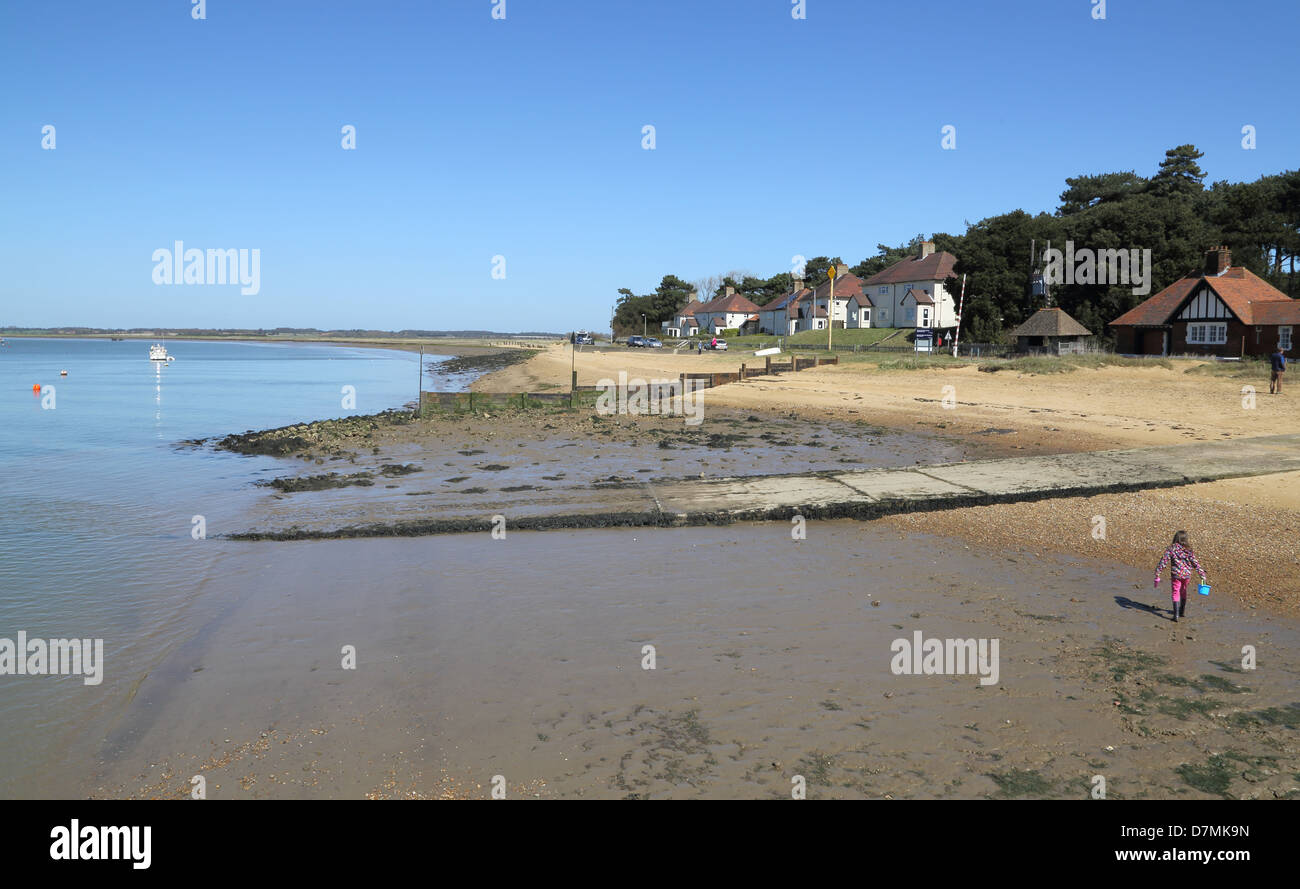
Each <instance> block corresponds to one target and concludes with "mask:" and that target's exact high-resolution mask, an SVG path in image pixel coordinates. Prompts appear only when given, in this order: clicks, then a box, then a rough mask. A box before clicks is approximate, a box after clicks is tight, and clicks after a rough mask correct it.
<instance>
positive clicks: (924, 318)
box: [921, 309, 930, 327]
mask: <svg viewBox="0 0 1300 889" xmlns="http://www.w3.org/2000/svg"><path fill="white" fill-rule="evenodd" d="M921 326H922V327H929V326H930V310H929V309H922V310H921Z"/></svg>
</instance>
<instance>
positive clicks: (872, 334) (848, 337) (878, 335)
mask: <svg viewBox="0 0 1300 889" xmlns="http://www.w3.org/2000/svg"><path fill="white" fill-rule="evenodd" d="M909 331H910V328H895V327H851V328H847V329H845V330H839V329H836V331H835V333H834V334H833V335H832V337H831V345H832V346H874V345H875V344H876V343H879V342H881V341H882V340H884V339H887V338H888V339H889V345H891V346H906V345H909V344H910V343H911V340H910V339H908V333H909ZM894 334H897V335H896V336H893V335H894ZM891 337H892V338H891ZM746 339H748V338H746ZM785 342H786V346H787V347H789V346H800V345H813V346H824V345H826V331H824V330H801V331H799V332H798V333H795V334H791V335H790V336H788V337H786V338H785Z"/></svg>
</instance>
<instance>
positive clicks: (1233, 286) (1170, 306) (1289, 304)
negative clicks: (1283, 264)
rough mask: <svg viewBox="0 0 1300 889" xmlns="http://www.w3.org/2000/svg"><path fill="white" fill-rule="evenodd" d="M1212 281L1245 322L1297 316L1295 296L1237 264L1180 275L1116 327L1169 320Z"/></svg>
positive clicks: (1299, 303)
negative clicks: (1210, 271) (1208, 272)
mask: <svg viewBox="0 0 1300 889" xmlns="http://www.w3.org/2000/svg"><path fill="white" fill-rule="evenodd" d="M1203 283H1204V284H1207V285H1209V288H1210V289H1211V290H1213V291H1214V292H1215V293H1216V294H1217V295H1218V297H1219V298H1220V299H1221V300H1223V303H1224V305H1226V306H1227V307H1228V308H1229V309H1230V310H1232V314H1234V315H1236V316H1237V318H1238V320H1240V321H1241V323H1243V324H1286V323H1289V322H1287V321H1272V320H1267V321H1266V320H1261V319H1263V318H1274V317H1278V318H1295V317H1297V315H1296V314H1295V313H1296V312H1297V311H1300V301H1297V300H1293V299H1291V298H1290V297H1289V296H1287V295H1286V294H1285V293H1283V292H1282V291H1280V290H1278V289H1277V288H1276V287H1274V286H1273V285H1272V284H1269V283H1268V282H1267V281H1265V280H1264V279H1263V278H1261V277H1259V276H1258V275H1256V274H1255V273H1254V272H1251V271H1250V270H1249V269H1246V268H1243V267H1241V266H1233V267H1232V268H1230V269H1228V270H1227V271H1225V272H1224V273H1223V274H1221V275H1209V276H1202V275H1199V274H1197V275H1188V276H1187V277H1185V278H1179V279H1178V280H1177V281H1175V282H1174V283H1172V284H1170V285H1169V286H1168V287H1166V288H1165V289H1164V290H1162V291H1160V292H1159V293H1157V294H1156V295H1155V296H1153V297H1151V298H1150V299H1149V300H1147V301H1146V302H1144V303H1142V304H1141V305H1138V306H1135V307H1134V308H1132V309H1129V310H1128V311H1127V312H1125V313H1124V314H1123V315H1120V316H1119V317H1118V318H1116V319H1115V320H1114V321H1112V322H1110V326H1112V327H1156V326H1159V325H1162V324H1168V323H1169V322H1170V321H1171V320H1172V319H1173V316H1174V314H1175V313H1176V312H1177V311H1178V308H1179V307H1180V306H1181V305H1182V304H1183V300H1185V299H1187V297H1188V296H1190V295H1191V294H1192V292H1193V291H1194V290H1196V289H1197V288H1199V287H1200V286H1201V284H1203Z"/></svg>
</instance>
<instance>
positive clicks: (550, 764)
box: [84, 521, 1300, 799]
mask: <svg viewBox="0 0 1300 889" xmlns="http://www.w3.org/2000/svg"><path fill="white" fill-rule="evenodd" d="M216 545H219V546H221V547H223V555H222V557H221V560H220V567H219V570H218V572H217V576H216V577H214V578H213V579H212V580H211V581H210V583H209V584H208V585H207V586H206V587H205V590H204V593H203V595H204V596H208V597H218V598H221V599H225V600H228V601H229V602H231V603H232V605H231V607H230V608H229V609H228V610H227V612H226V613H225V614H224V615H223V616H221V617H220V618H217V619H214V620H213V621H212V622H211V623H210V624H208V625H206V626H204V627H203V628H202V629H201V631H200V632H198V633H197V634H196V636H195V637H194V639H193V641H192V643H191V644H189V645H187V646H185V647H184V648H183V649H181V650H179V651H177V652H176V653H175V654H174V655H173V656H171V657H170V658H168V660H167V662H166V663H165V665H164V667H163V669H161V670H158V671H155V673H154V674H152V675H151V676H149V677H148V678H147V679H146V680H145V681H144V682H143V683H142V684H141V686H140V689H139V692H138V694H137V695H136V697H135V699H134V700H133V701H132V702H131V704H130V705H129V706H128V707H127V708H126V709H125V710H124V711H123V712H122V713H121V714H120V717H119V718H118V720H117V725H118V726H120V727H122V729H121V731H120V732H117V733H113V734H111V735H110V742H109V743H107V744H106V745H105V747H104V748H103V750H102V751H101V755H102V759H101V762H100V771H99V773H98V774H95V775H93V776H92V775H88V776H87V780H86V781H85V782H84V784H85V787H84V790H85V792H87V793H90V794H92V795H94V796H112V797H118V796H131V797H162V798H177V797H181V796H184V795H186V794H188V792H189V789H190V783H189V780H190V777H191V776H192V775H194V774H200V773H201V774H204V775H205V776H206V778H207V781H208V795H209V797H210V798H222V799H225V798H244V799H247V798H318V797H320V798H323V797H363V796H364V797H373V798H396V797H402V798H407V797H414V798H485V797H487V796H488V795H489V792H490V786H491V782H492V779H493V776H494V775H503V776H505V779H506V782H507V795H508V796H511V797H542V798H553V797H593V798H627V797H648V798H687V797H689V798H698V797H742V798H781V797H788V796H789V794H790V787H791V779H792V778H793V777H794V776H796V775H802V776H804V778H805V779H806V780H807V782H808V793H809V796H810V797H812V798H818V797H827V798H840V797H848V798H860V797H867V798H882V797H893V798H972V797H973V798H983V797H999V796H1032V797H1060V798H1079V799H1082V798H1086V797H1087V795H1088V793H1089V791H1090V788H1091V784H1090V781H1091V779H1092V776H1094V775H1097V774H1101V775H1103V776H1105V777H1106V780H1107V783H1108V795H1109V796H1110V797H1111V798H1166V797H1183V796H1185V797H1217V796H1225V797H1234V798H1239V797H1251V798H1274V797H1278V796H1295V795H1297V794H1298V793H1300V781H1298V779H1297V772H1300V755H1298V752H1297V737H1296V729H1297V716H1300V704H1298V703H1297V701H1298V700H1300V694H1298V693H1297V678H1298V676H1300V655H1297V652H1300V648H1298V647H1297V642H1300V637H1298V634H1297V627H1296V625H1295V622H1294V621H1292V620H1289V619H1286V618H1280V617H1273V616H1270V615H1266V614H1262V613H1259V612H1251V611H1249V610H1248V609H1245V608H1242V607H1240V606H1238V605H1236V604H1235V603H1233V602H1232V601H1231V600H1228V599H1219V598H1217V597H1211V598H1210V599H1201V598H1200V597H1196V601H1193V602H1192V604H1191V607H1190V609H1189V620H1187V621H1185V622H1182V623H1179V624H1177V625H1175V624H1172V623H1170V622H1169V621H1168V619H1167V611H1166V612H1160V613H1153V612H1152V611H1151V610H1150V607H1151V606H1152V605H1154V606H1156V607H1157V608H1167V603H1165V602H1164V594H1163V593H1161V594H1153V593H1152V591H1151V590H1150V588H1149V580H1148V578H1147V576H1146V574H1145V572H1137V571H1132V570H1127V569H1124V568H1123V567H1116V566H1113V565H1110V564H1108V563H1105V562H1099V561H1083V560H1077V559H1072V558H1066V557H1039V556H1036V555H1035V554H1033V553H1023V552H1019V551H1007V552H993V551H981V550H979V549H971V548H969V547H967V546H966V545H964V544H961V543H959V542H956V541H954V540H951V539H947V538H942V537H935V536H928V535H919V534H905V533H900V532H897V531H894V530H892V529H889V528H886V527H884V526H882V525H880V524H878V523H877V524H862V523H856V522H850V521H832V522H815V523H811V524H810V525H809V526H808V537H807V539H806V540H802V541H795V540H792V539H791V534H790V529H789V528H787V527H784V526H782V525H779V524H775V523H770V524H760V525H735V526H728V527H722V528H695V529H655V530H650V531H648V532H646V533H642V532H638V531H626V530H603V531H602V530H590V531H549V532H532V533H529V532H513V533H509V534H508V536H507V538H506V539H504V540H493V539H492V538H491V536H490V535H489V534H475V535H457V536H454V537H438V538H420V539H387V540H348V541H328V542H320V543H255V544H240V543H233V542H216ZM916 630H920V631H922V632H923V634H924V635H925V637H927V638H931V637H937V638H969V637H975V638H979V637H984V638H997V639H999V640H1000V659H999V667H1000V675H999V677H998V680H999V681H998V683H997V684H996V685H993V686H985V685H982V684H981V683H980V681H979V677H977V676H973V675H959V676H951V675H948V676H945V675H936V676H907V675H895V674H894V673H892V672H891V670H890V661H891V658H892V656H893V653H892V652H891V642H892V640H894V639H897V638H910V637H911V636H912V633H913V631H916ZM647 644H650V645H653V646H655V649H656V655H657V669H655V670H643V669H642V658H643V646H644V645H647ZM344 645H354V646H356V650H357V653H358V667H357V669H356V670H344V669H342V668H341V666H340V661H341V653H340V651H341V648H342V646H344ZM1243 645H1253V646H1256V647H1257V650H1258V665H1259V668H1258V669H1257V670H1254V671H1248V672H1244V673H1243V672H1240V671H1239V670H1240V662H1241V648H1242V646H1243ZM1108 748H1109V749H1108Z"/></svg>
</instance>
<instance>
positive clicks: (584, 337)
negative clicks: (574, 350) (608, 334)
mask: <svg viewBox="0 0 1300 889" xmlns="http://www.w3.org/2000/svg"><path fill="white" fill-rule="evenodd" d="M573 341H574V342H575V343H577V344H578V345H579V346H592V345H595V343H596V338H595V337H594V336H592V335H591V334H589V333H579V334H574V337H573Z"/></svg>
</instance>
